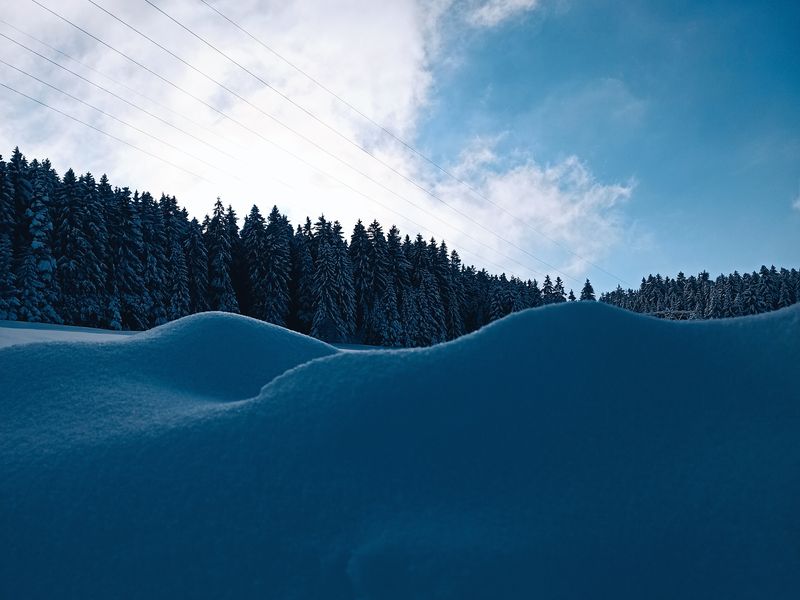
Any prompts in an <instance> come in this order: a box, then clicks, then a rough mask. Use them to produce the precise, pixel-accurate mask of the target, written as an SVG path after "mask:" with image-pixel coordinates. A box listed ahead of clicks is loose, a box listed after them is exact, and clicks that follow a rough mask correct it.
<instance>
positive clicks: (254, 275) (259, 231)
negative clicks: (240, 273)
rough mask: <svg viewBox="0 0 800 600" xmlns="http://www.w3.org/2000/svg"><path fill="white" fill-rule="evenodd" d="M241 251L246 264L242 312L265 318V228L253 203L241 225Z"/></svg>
mask: <svg viewBox="0 0 800 600" xmlns="http://www.w3.org/2000/svg"><path fill="white" fill-rule="evenodd" d="M241 237H242V253H243V256H244V261H245V264H246V266H247V275H248V285H247V286H246V292H245V293H242V294H240V295H239V309H240V310H241V311H242V314H246V315H249V316H251V317H254V318H256V319H261V320H266V310H265V305H266V299H267V289H266V271H267V259H266V256H265V252H266V246H267V230H266V223H265V221H264V217H263V216H262V215H261V211H259V210H258V207H257V206H256V205H255V204H254V205H253V207H252V208H251V209H250V212H249V213H248V215H247V216H246V217H245V218H244V224H243V225H242V236H241Z"/></svg>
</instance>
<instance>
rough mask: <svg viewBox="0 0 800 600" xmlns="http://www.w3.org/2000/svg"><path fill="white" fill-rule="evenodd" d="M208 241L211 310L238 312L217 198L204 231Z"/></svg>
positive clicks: (227, 240) (227, 232)
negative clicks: (212, 213)
mask: <svg viewBox="0 0 800 600" xmlns="http://www.w3.org/2000/svg"><path fill="white" fill-rule="evenodd" d="M206 236H207V239H208V243H207V250H208V295H209V305H210V306H211V308H212V309H213V310H221V311H225V312H234V313H238V312H239V303H238V302H237V300H236V294H235V293H234V291H233V283H232V282H231V264H232V262H233V257H232V256H231V240H230V237H229V236H230V230H229V228H228V223H227V219H226V217H225V208H224V207H223V206H222V202H221V201H220V199H219V198H217V202H216V204H215V205H214V215H213V216H212V217H211V220H210V221H209V223H208V228H207V230H206Z"/></svg>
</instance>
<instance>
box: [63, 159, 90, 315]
mask: <svg viewBox="0 0 800 600" xmlns="http://www.w3.org/2000/svg"><path fill="white" fill-rule="evenodd" d="M60 192H61V193H60V194H59V201H58V207H59V208H60V210H61V222H60V226H59V227H58V230H57V233H58V240H57V247H58V250H59V255H58V257H57V259H56V260H57V261H58V262H57V273H58V279H59V287H60V289H61V298H62V306H61V307H60V309H59V312H60V314H61V316H62V317H63V318H64V321H65V322H67V323H70V324H73V325H89V326H92V325H96V323H93V322H92V321H91V319H89V318H88V317H89V315H90V314H91V312H90V311H91V310H92V309H94V308H95V307H94V304H93V302H92V301H93V300H94V298H95V297H96V294H97V289H96V288H95V281H94V278H92V277H91V276H90V275H89V271H90V270H93V268H94V267H93V266H90V265H92V263H96V261H97V258H96V257H95V256H94V252H93V251H92V244H91V242H90V240H89V239H88V238H87V236H86V229H87V227H86V220H87V219H86V205H85V202H84V195H85V189H84V186H83V184H82V182H81V181H79V180H78V179H77V178H76V177H75V173H74V172H73V170H72V169H69V170H68V171H67V172H66V173H65V174H64V179H63V181H62V183H61V189H60ZM87 298H88V299H89V301H88V303H89V306H87Z"/></svg>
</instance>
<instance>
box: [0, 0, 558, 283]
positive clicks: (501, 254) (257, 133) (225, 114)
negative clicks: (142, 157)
mask: <svg viewBox="0 0 800 600" xmlns="http://www.w3.org/2000/svg"><path fill="white" fill-rule="evenodd" d="M31 2H33V3H34V4H36V5H37V6H39V7H41V8H43V9H44V10H46V11H47V12H49V13H51V14H52V15H53V16H55V17H57V18H58V19H60V20H62V21H64V22H65V23H67V24H69V25H70V26H72V27H73V28H75V29H77V30H78V31H81V32H82V33H84V34H85V35H87V36H88V37H90V38H92V39H94V40H95V41H97V42H98V43H100V44H102V45H103V46H105V47H107V48H109V49H110V50H112V51H113V52H115V53H116V54H118V55H120V56H122V57H123V58H125V59H126V60H128V61H130V62H131V63H133V64H135V65H137V66H138V67H140V68H142V69H144V70H145V71H147V72H148V73H151V74H153V75H154V76H155V77H157V78H158V79H160V80H162V81H163V82H165V83H167V84H168V85H170V86H171V87H173V88H175V89H177V90H179V91H181V92H183V93H184V94H186V95H187V96H188V97H190V98H192V99H194V100H196V101H198V102H200V103H201V104H203V105H204V106H207V107H208V108H210V109H211V110H213V111H214V112H216V113H218V114H219V115H220V116H222V117H224V118H226V119H228V120H230V121H231V122H233V123H235V124H237V125H239V126H240V127H242V128H243V129H245V130H247V131H249V132H250V133H252V134H253V135H255V136H257V137H259V138H260V139H262V140H263V141H265V142H267V143H269V144H271V145H272V146H274V147H275V148H277V149H279V150H281V151H283V152H284V153H287V154H288V155H289V156H291V157H293V158H295V159H296V160H299V161H300V162H302V163H303V164H305V165H307V166H309V167H311V168H312V169H314V170H316V171H317V172H319V173H321V174H322V175H324V176H326V177H328V178H329V179H331V180H333V181H335V182H337V183H338V184H339V185H342V186H344V187H346V188H348V189H350V190H351V191H353V192H355V193H358V194H359V195H361V196H363V197H365V198H366V199H368V200H370V201H372V202H374V203H377V204H379V205H380V206H382V207H383V208H386V209H387V210H390V211H391V212H392V213H394V214H397V215H399V216H404V215H403V214H402V213H399V212H398V211H396V210H394V209H389V207H388V206H387V205H385V204H382V203H379V202H377V201H376V200H375V199H374V198H372V197H371V196H368V195H366V194H364V193H363V192H361V191H360V190H357V189H356V188H354V187H353V186H351V185H350V184H348V183H346V182H344V181H343V180H341V179H340V178H338V177H336V176H334V175H331V174H330V173H328V172H326V171H324V170H322V169H319V168H318V167H316V166H314V165H312V164H311V163H309V162H308V161H307V160H305V159H303V158H302V157H300V156H299V155H297V154H296V153H294V152H292V151H290V150H288V149H286V148H284V147H283V146H281V145H280V144H278V143H277V142H274V141H273V140H271V139H269V138H267V137H266V136H264V135H262V134H261V133H259V132H258V131H256V130H254V129H253V128H252V127H250V126H248V125H246V124H245V123H243V122H241V121H240V120H238V119H236V118H234V117H232V116H230V115H228V114H227V113H225V112H224V111H222V110H220V109H218V108H216V107H215V106H213V105H211V104H209V103H208V102H206V101H205V100H203V99H201V98H198V97H197V96H196V95H194V94H192V93H191V92H189V91H187V90H185V89H184V88H182V87H181V86H179V85H177V84H176V83H174V82H172V81H170V80H169V79H167V78H166V77H164V76H163V75H161V74H159V73H157V72H155V71H153V70H152V69H151V68H149V67H147V66H146V65H144V64H143V63H141V62H140V61H137V60H136V59H134V58H132V57H130V56H129V55H127V54H125V53H124V52H122V51H121V50H119V49H117V48H116V47H114V46H113V45H111V44H110V43H108V42H106V41H104V40H102V39H100V38H99V37H97V36H96V35H94V34H92V33H91V32H89V31H87V30H86V29H84V28H83V27H80V26H79V25H77V24H76V23H74V22H73V21H71V20H70V19H68V18H67V17H65V16H63V15H61V14H60V13H58V12H56V11H54V10H53V9H51V8H49V7H47V6H45V5H44V4H42V3H41V2H39V0H31ZM106 12H108V11H106ZM129 27H130V28H132V29H134V30H135V28H133V27H132V26H129ZM135 31H136V32H137V33H140V34H141V32H138V30H135ZM0 35H3V34H2V33H0ZM141 35H142V36H143V37H145V38H147V39H149V40H150V41H151V42H152V43H154V44H155V45H157V46H159V47H161V48H162V49H164V50H165V51H167V52H170V51H169V50H168V49H165V48H163V47H162V46H161V45H160V44H158V42H155V41H154V40H152V39H151V38H148V37H147V36H146V35H144V34H141ZM5 37H7V36H5ZM9 39H11V38H9ZM16 43H19V42H16ZM173 55H174V53H173ZM174 56H176V58H177V59H178V60H181V61H182V62H183V63H184V64H187V66H190V67H191V68H193V69H194V70H196V71H198V72H199V73H201V74H203V75H204V76H205V77H207V78H209V79H210V80H212V81H214V82H215V83H216V84H217V85H220V86H221V87H222V88H223V89H227V90H229V91H230V93H232V94H234V95H235V96H237V97H239V98H241V100H242V101H244V102H246V103H248V104H251V105H252V103H250V102H249V101H248V100H247V99H246V98H243V97H241V96H240V95H239V94H237V93H236V92H235V91H233V90H230V89H229V88H227V86H225V85H224V84H221V83H219V82H217V81H216V80H214V79H213V78H211V77H210V76H208V75H206V74H205V73H202V71H200V70H199V69H197V68H196V67H194V66H193V65H189V63H188V62H186V61H184V60H183V59H180V57H177V55H174ZM48 60H49V59H48ZM55 64H58V63H55ZM62 68H63V67H62ZM252 106H253V107H254V108H256V109H257V110H261V109H260V108H259V107H256V106H255V105H252ZM264 112H265V111H264ZM265 114H266V116H269V117H270V118H271V119H273V120H274V121H275V122H277V123H279V124H281V125H282V126H284V127H286V128H287V129H289V130H290V131H293V132H294V133H297V134H298V135H301V136H302V134H299V133H298V132H295V131H294V130H293V129H292V128H290V127H289V126H288V125H286V124H284V123H282V122H281V121H280V120H279V119H276V118H275V117H272V116H271V115H269V114H268V113H265ZM309 142H310V143H312V144H315V142H313V140H309ZM320 148H321V147H320ZM321 149H322V150H323V151H325V152H326V153H327V151H326V150H324V148H321ZM329 154H330V153H329ZM330 155H331V156H332V157H333V158H336V159H337V160H339V161H340V162H343V164H345V165H348V163H346V161H342V160H341V159H339V158H338V157H336V156H335V155H332V154H330ZM348 166H349V167H350V168H351V169H353V170H354V171H355V172H357V173H359V174H361V175H363V176H364V177H366V178H368V179H370V180H371V181H373V182H374V183H376V184H377V185H379V186H383V184H382V183H381V182H379V181H377V180H375V179H374V178H371V177H370V176H369V175H367V174H366V173H363V172H362V171H360V170H359V169H357V168H355V167H352V166H351V165H348ZM384 187H385V186H384ZM385 189H387V191H389V192H391V193H393V194H394V195H396V196H397V197H398V198H400V199H401V200H403V201H404V202H406V203H408V204H409V205H411V206H413V207H415V208H416V209H418V210H420V211H421V212H424V213H425V214H427V215H428V216H430V217H432V218H434V219H436V220H438V221H440V222H442V223H443V224H445V225H446V226H447V227H449V228H450V229H452V230H453V231H456V232H458V233H460V234H461V235H463V236H464V237H465V238H467V239H470V240H472V241H473V242H475V243H477V244H479V245H481V246H483V247H485V248H487V249H489V250H490V251H492V252H494V253H497V254H498V255H500V256H502V257H503V258H505V259H507V260H509V261H511V262H513V263H515V264H518V265H520V266H522V267H523V268H525V269H526V270H529V271H530V272H532V273H534V274H537V275H543V273H541V272H539V271H538V270H536V269H533V268H532V267H530V266H527V265H525V264H524V263H521V262H520V261H519V260H517V259H516V258H514V257H512V256H509V255H507V254H504V253H502V252H500V251H499V250H497V249H496V248H494V247H492V246H491V245H489V244H487V243H486V242H484V241H482V240H480V239H477V238H475V237H474V236H472V235H471V234H469V233H468V232H466V231H464V230H462V229H460V228H457V227H455V226H454V225H453V224H452V223H450V222H448V221H446V220H445V219H443V218H442V217H440V216H438V215H436V214H435V213H432V212H431V211H429V210H427V209H426V208H424V207H422V206H420V205H418V204H415V203H414V202H412V201H411V200H408V199H407V198H404V197H403V196H400V195H399V194H397V193H396V192H394V191H393V190H391V189H390V188H388V187H386V188H385ZM414 224H415V225H416V226H418V227H419V226H420V225H419V224H418V223H416V222H415V223H414ZM424 229H425V230H430V229H429V228H428V227H424ZM470 253H471V254H473V255H474V256H477V257H478V258H479V259H480V260H481V261H482V262H485V263H487V264H492V265H495V266H497V267H499V268H500V269H501V270H507V269H504V268H503V267H500V266H499V265H497V263H495V262H494V261H490V260H488V259H486V258H485V257H482V256H480V255H478V254H476V253H475V252H470Z"/></svg>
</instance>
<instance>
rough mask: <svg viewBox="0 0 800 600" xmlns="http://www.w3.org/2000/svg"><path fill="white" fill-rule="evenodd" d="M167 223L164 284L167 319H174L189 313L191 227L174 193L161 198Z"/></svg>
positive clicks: (161, 208)
mask: <svg viewBox="0 0 800 600" xmlns="http://www.w3.org/2000/svg"><path fill="white" fill-rule="evenodd" d="M158 206H159V209H160V211H161V219H162V222H163V223H164V237H165V249H166V251H167V254H166V256H167V264H166V266H165V269H164V277H165V279H164V285H165V300H166V307H165V308H166V312H167V319H168V320H170V321H172V320H174V319H180V318H181V317H185V316H186V315H188V314H189V311H190V303H191V300H190V297H189V280H188V277H189V274H188V267H187V264H186V254H185V253H184V250H183V241H184V239H185V237H186V232H187V229H188V221H187V220H186V216H185V214H184V213H183V212H182V211H181V210H180V209H179V208H178V201H177V199H176V198H175V197H174V196H168V195H166V194H162V195H161V198H160V199H159V201H158Z"/></svg>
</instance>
